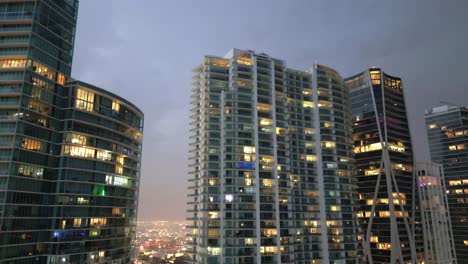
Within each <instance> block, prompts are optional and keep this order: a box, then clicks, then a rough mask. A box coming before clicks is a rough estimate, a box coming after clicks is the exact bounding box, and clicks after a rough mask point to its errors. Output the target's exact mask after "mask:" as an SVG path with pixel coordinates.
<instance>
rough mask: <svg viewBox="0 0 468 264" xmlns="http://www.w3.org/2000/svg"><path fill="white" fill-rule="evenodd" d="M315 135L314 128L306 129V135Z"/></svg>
mask: <svg viewBox="0 0 468 264" xmlns="http://www.w3.org/2000/svg"><path fill="white" fill-rule="evenodd" d="M313 133H314V130H313V129H312V128H304V134H306V135H312V134H313Z"/></svg>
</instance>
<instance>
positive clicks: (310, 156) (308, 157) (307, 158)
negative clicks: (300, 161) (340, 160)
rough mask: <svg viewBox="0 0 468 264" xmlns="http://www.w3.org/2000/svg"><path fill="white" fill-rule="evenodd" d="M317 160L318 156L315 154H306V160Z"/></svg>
mask: <svg viewBox="0 0 468 264" xmlns="http://www.w3.org/2000/svg"><path fill="white" fill-rule="evenodd" d="M316 160H317V156H315V155H306V161H309V162H310V161H316Z"/></svg>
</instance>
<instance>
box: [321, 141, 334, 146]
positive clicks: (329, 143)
mask: <svg viewBox="0 0 468 264" xmlns="http://www.w3.org/2000/svg"><path fill="white" fill-rule="evenodd" d="M321 145H322V148H336V143H335V142H333V141H322V144H321Z"/></svg>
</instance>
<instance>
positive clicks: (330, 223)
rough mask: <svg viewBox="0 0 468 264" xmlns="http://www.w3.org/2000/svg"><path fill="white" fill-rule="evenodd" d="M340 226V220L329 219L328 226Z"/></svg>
mask: <svg viewBox="0 0 468 264" xmlns="http://www.w3.org/2000/svg"><path fill="white" fill-rule="evenodd" d="M336 226H339V222H338V221H335V220H327V227H336Z"/></svg>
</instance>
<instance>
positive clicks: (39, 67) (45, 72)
mask: <svg viewBox="0 0 468 264" xmlns="http://www.w3.org/2000/svg"><path fill="white" fill-rule="evenodd" d="M28 63H30V64H31V66H32V70H33V71H34V72H35V73H37V74H39V75H42V76H44V77H46V78H47V79H49V80H52V81H55V71H54V70H53V69H52V68H50V67H48V66H46V65H44V64H42V63H39V62H37V61H28Z"/></svg>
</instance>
